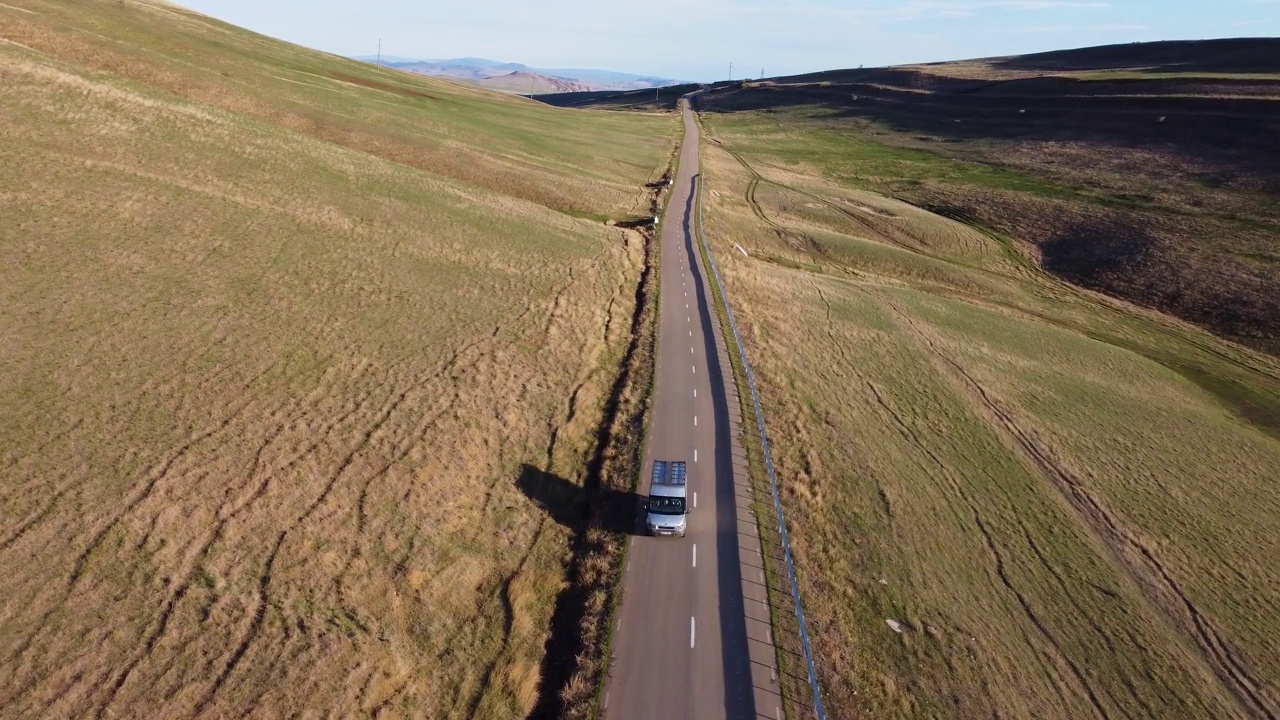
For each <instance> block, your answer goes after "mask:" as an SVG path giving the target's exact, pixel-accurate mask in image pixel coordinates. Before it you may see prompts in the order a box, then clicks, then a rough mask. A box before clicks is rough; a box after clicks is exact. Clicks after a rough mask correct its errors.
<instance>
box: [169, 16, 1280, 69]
mask: <svg viewBox="0 0 1280 720" xmlns="http://www.w3.org/2000/svg"><path fill="white" fill-rule="evenodd" d="M179 1H180V2H182V3H183V4H185V5H187V6H188V7H191V8H193V9H195V10H199V11H201V12H204V13H207V14H209V15H213V16H215V17H218V18H221V19H223V20H226V21H228V22H232V23H235V24H237V25H241V26H244V27H247V28H250V29H252V30H256V31H258V32H261V33H264V34H267V35H272V36H274V37H278V38H283V39H285V40H289V41H291V42H295V43H298V44H301V45H306V46H309V47H313V48H318V49H321V50H327V51H329V52H333V53H338V54H340V55H372V54H374V52H375V51H376V49H377V44H378V38H379V37H381V38H382V51H383V53H384V54H388V55H397V56H402V57H414V58H451V57H461V56H477V57H486V58H491V59H494V60H504V61H511V62H522V63H525V64H527V65H532V66H534V67H578V68H599V69H605V70H621V71H624V72H634V73H643V74H653V75H660V76H663V77H671V78H677V79H681V80H704V81H705V80H719V79H724V78H726V77H728V75H729V63H730V62H732V63H733V76H734V77H735V78H740V77H744V76H749V77H755V76H758V75H759V74H760V71H761V69H762V68H763V69H764V72H765V74H766V75H787V74H795V73H801V72H810V71H816V70H831V69H836V68H847V67H857V66H859V65H865V66H867V67H872V66H877V65H892V64H900V63H912V62H931V61H935V60H955V59H961V58H971V57H987V56H992V55H1008V54H1016V53H1025V52H1036V51H1040V50H1056V49H1061V48H1069V47H1082V46H1088V45H1103V44H1110V43H1122V42H1134V41H1147V40H1170V39H1197V38H1218V37H1240V36H1251V37H1258V36H1269V37H1274V36H1276V35H1278V34H1280V0H1211V1H1209V2H1205V1H1204V0H1159V1H1157V0H1147V1H1145V2H1142V1H1134V0H896V1H889V0H865V1H863V2H838V1H837V0H801V1H800V2H779V1H778V0H643V1H640V0H613V1H610V0H603V1H602V0H543V1H542V2H531V1H530V0H518V1H517V0H453V1H452V2H438V1H433V0H425V1H424V0H359V1H358V2H357V1H356V0H266V1H264V0H179Z"/></svg>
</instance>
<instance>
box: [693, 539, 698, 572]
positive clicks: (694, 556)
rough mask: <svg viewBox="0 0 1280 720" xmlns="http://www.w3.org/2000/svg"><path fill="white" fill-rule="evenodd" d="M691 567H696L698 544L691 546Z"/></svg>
mask: <svg viewBox="0 0 1280 720" xmlns="http://www.w3.org/2000/svg"><path fill="white" fill-rule="evenodd" d="M693 566H694V567H698V544H697V543H694V544H693Z"/></svg>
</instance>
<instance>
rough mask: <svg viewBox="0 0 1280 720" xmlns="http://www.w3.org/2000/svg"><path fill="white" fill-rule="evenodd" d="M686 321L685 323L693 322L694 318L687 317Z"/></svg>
mask: <svg viewBox="0 0 1280 720" xmlns="http://www.w3.org/2000/svg"><path fill="white" fill-rule="evenodd" d="M684 321H685V322H693V318H691V317H688V316H685V319H684Z"/></svg>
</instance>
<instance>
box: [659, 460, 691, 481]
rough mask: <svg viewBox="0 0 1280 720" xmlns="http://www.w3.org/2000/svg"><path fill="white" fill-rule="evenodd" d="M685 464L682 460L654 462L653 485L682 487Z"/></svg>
mask: <svg viewBox="0 0 1280 720" xmlns="http://www.w3.org/2000/svg"><path fill="white" fill-rule="evenodd" d="M685 477H686V476H685V464H684V461H683V460H654V461H653V483H652V484H654V485H678V486H681V487H683V486H684V484H685V482H686V480H685Z"/></svg>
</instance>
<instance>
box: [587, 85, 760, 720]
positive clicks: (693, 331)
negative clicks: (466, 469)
mask: <svg viewBox="0 0 1280 720" xmlns="http://www.w3.org/2000/svg"><path fill="white" fill-rule="evenodd" d="M684 123H685V130H686V135H685V142H684V146H683V148H682V149H681V154H680V167H679V171H678V174H677V176H676V178H675V182H674V184H673V186H672V194H671V197H670V198H669V200H668V204H667V212H666V217H665V219H664V222H663V224H662V225H661V227H660V242H661V254H660V262H661V266H660V272H661V276H660V293H659V297H660V306H659V309H658V358H657V375H656V381H655V385H654V400H653V402H654V404H653V412H652V415H651V419H650V425H649V434H648V441H647V445H646V448H645V455H644V457H645V466H644V468H643V469H642V470H641V473H640V477H641V478H642V482H644V483H647V482H648V477H649V471H650V470H649V469H650V468H651V467H652V463H653V461H654V460H655V459H658V460H685V461H686V462H688V478H689V480H688V483H689V485H688V490H689V502H690V505H691V509H690V514H689V518H688V523H689V525H688V533H687V534H686V536H685V537H684V538H652V537H643V536H641V537H633V538H632V539H631V548H630V551H629V552H628V556H627V557H628V560H627V568H626V572H625V574H624V579H623V592H624V595H623V602H622V606H621V608H620V610H619V613H618V620H617V623H618V624H617V627H616V629H615V633H614V642H613V655H614V659H613V663H612V666H611V669H610V673H609V677H608V679H607V680H606V686H605V696H604V699H603V710H604V716H605V717H606V718H609V720H650V719H652V720H676V719H679V718H690V719H693V718H696V719H697V720H716V719H718V718H726V719H732V720H737V719H739V718H743V719H747V718H771V719H772V718H775V717H780V713H779V712H778V707H779V706H780V705H781V703H780V702H779V701H778V691H777V686H776V684H775V683H774V681H773V678H774V677H775V676H774V675H773V673H774V652H773V645H772V634H771V631H770V630H769V627H768V607H767V605H765V604H764V597H765V595H764V587H763V585H762V584H761V583H759V582H756V575H759V579H760V580H763V574H760V573H761V570H760V565H761V563H760V555H759V542H758V539H757V535H756V528H755V521H754V518H753V517H752V515H751V512H750V507H749V502H750V494H749V493H750V489H749V484H748V481H747V479H746V474H745V472H746V466H745V462H744V458H743V455H742V451H741V445H740V443H739V437H740V435H739V434H738V433H739V428H738V424H739V420H740V417H741V416H740V414H739V410H738V398H737V395H736V392H735V391H734V389H733V387H732V386H733V382H732V376H731V373H730V371H729V367H730V366H729V363H728V358H727V356H726V355H725V354H724V341H723V338H722V337H720V331H719V328H718V325H717V324H716V320H715V315H714V312H713V305H712V299H711V298H712V296H711V294H710V293H711V289H710V287H709V286H708V284H707V282H708V278H707V276H706V274H705V272H704V271H703V268H702V264H701V260H700V257H699V255H698V251H697V245H696V244H695V243H696V242H697V240H696V235H695V232H696V231H695V227H694V225H693V222H694V205H693V203H694V197H695V193H696V187H695V175H697V173H698V128H697V125H696V124H695V122H694V120H693V115H692V113H691V112H690V111H689V109H688V108H687V107H686V108H685V109H684ZM722 368H723V372H722ZM639 491H640V492H641V493H645V492H647V485H643V486H642V487H641V488H640V489H639Z"/></svg>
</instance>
